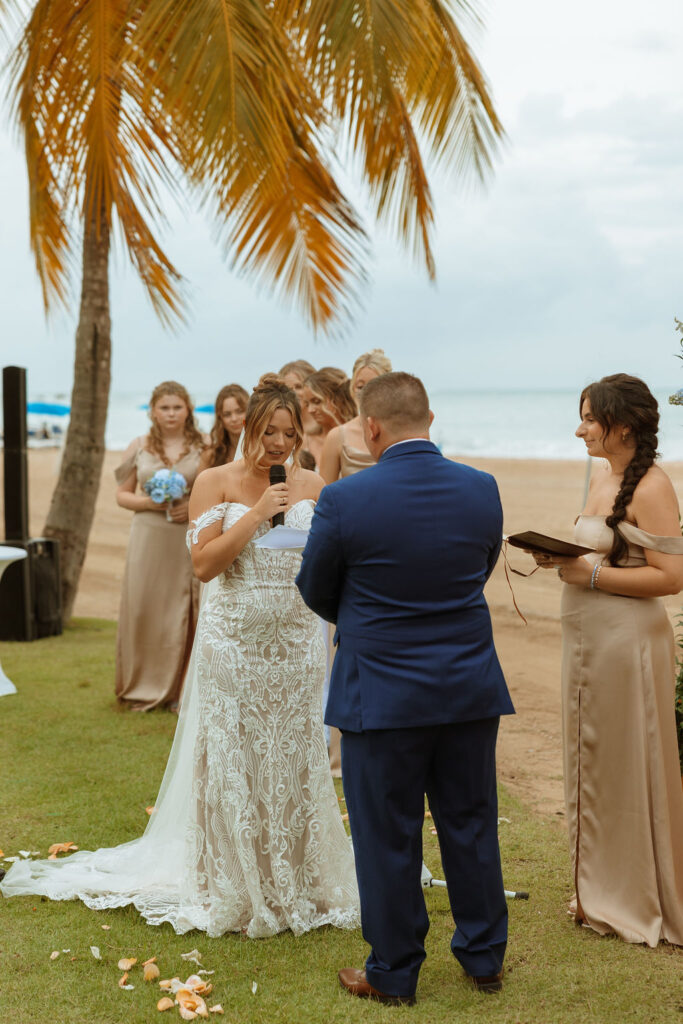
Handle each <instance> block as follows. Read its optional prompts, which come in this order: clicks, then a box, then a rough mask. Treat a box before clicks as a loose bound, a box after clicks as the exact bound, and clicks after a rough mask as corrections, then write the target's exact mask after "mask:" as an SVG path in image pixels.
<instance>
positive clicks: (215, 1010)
mask: <svg viewBox="0 0 683 1024" xmlns="http://www.w3.org/2000/svg"><path fill="white" fill-rule="evenodd" d="M209 1013H225V1010H224V1009H223V1007H222V1006H221V1004H220V1003H216V1005H215V1006H210V1007H209Z"/></svg>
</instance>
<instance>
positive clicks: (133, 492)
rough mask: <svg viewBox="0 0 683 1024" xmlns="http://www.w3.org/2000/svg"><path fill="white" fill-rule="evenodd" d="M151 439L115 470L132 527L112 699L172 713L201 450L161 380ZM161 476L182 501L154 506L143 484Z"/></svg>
mask: <svg viewBox="0 0 683 1024" xmlns="http://www.w3.org/2000/svg"><path fill="white" fill-rule="evenodd" d="M149 416H150V419H151V421H152V425H151V427H150V430H149V433H148V434H146V435H145V436H143V437H136V438H135V440H134V441H132V442H131V443H130V445H129V446H128V448H127V450H126V452H125V454H124V457H123V462H122V463H121V465H120V466H119V467H118V468H117V469H116V470H115V474H116V481H117V483H118V488H117V491H116V501H117V503H118V504H119V505H120V506H121V507H122V508H127V509H130V510H131V512H133V513H134V515H133V523H132V526H131V531H130V540H129V543H128V553H127V556H126V568H125V572H124V576H123V585H122V588H121V607H120V611H119V629H118V635H117V638H116V696H117V697H118V698H119V700H121V701H124V702H125V703H127V704H128V706H129V707H131V708H132V710H134V711H148V710H150V708H155V707H158V706H159V705H168V706H171V707H175V706H177V702H178V699H179V697H180V690H181V687H182V683H183V677H184V675H185V669H186V668H187V662H188V658H189V654H190V651H191V649H192V640H193V638H194V630H195V625H196V619H197V595H198V582H197V580H196V579H195V577H194V574H193V572H192V563H191V561H190V558H189V556H188V553H187V548H186V546H185V531H186V525H185V524H186V523H187V507H188V501H189V491H190V490H191V488H192V484H193V483H194V480H195V477H196V476H197V473H198V472H199V462H200V458H201V454H202V452H203V450H204V446H205V438H204V437H203V436H202V434H200V432H199V430H198V428H197V424H196V421H195V418H194V409H193V406H192V401H191V399H190V396H189V395H188V393H187V391H186V390H185V388H184V387H183V386H182V384H177V383H176V382H175V381H165V382H164V383H163V384H159V385H158V387H156V388H155V389H154V391H153V392H152V397H151V398H150V400H149ZM161 469H173V470H175V472H177V473H180V474H182V476H183V477H184V478H185V481H186V483H187V488H188V492H187V496H186V497H183V498H180V499H179V500H177V501H174V502H173V503H172V504H171V505H170V506H169V505H166V504H161V505H160V504H155V502H153V501H152V499H151V498H150V497H148V496H147V494H146V493H144V490H143V488H144V485H145V483H146V482H147V481H148V480H150V479H151V478H152V477H153V476H154V474H155V473H157V472H158V471H159V470H161Z"/></svg>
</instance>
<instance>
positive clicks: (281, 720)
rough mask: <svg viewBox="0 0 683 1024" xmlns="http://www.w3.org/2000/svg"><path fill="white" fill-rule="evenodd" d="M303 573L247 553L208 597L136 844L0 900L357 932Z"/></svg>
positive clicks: (200, 925) (42, 875)
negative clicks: (71, 902)
mask: <svg viewBox="0 0 683 1024" xmlns="http://www.w3.org/2000/svg"><path fill="white" fill-rule="evenodd" d="M245 511H246V507H245V506H243V505H239V504H236V503H229V504H224V505H220V506H216V507H215V508H213V509H210V510H209V511H208V512H206V513H205V514H204V515H203V516H202V517H200V520H198V521H197V523H195V524H193V526H194V529H192V528H191V530H190V532H189V539H190V540H192V539H195V540H196V538H197V537H198V535H199V532H200V531H201V529H202V528H203V527H204V526H206V525H208V523H210V522H216V521H218V520H219V519H220V520H222V521H223V524H224V525H223V528H224V529H228V528H229V527H230V526H232V525H233V524H234V523H235V522H236V521H237V520H238V519H239V518H240V516H241V515H243V514H244V512H245ZM311 517H312V503H311V502H308V501H304V502H299V503H297V504H296V505H295V506H293V508H291V509H290V510H289V511H288V513H287V517H286V522H287V525H289V526H295V527H307V526H308V525H309V524H310V520H311ZM267 529H268V527H267V526H266V525H263V526H261V527H260V528H259V530H258V531H257V536H259V535H261V534H263V533H265V532H266V531H267ZM299 561H300V558H299V556H298V555H296V554H294V553H290V552H282V551H278V552H275V551H269V550H265V549H260V548H257V547H255V546H254V544H253V542H250V543H249V544H247V546H246V547H245V548H244V550H243V551H242V552H241V553H240V555H239V557H238V558H237V559H236V560H235V562H234V563H233V565H232V566H231V567H230V568H229V569H228V570H227V571H226V572H225V573H223V574H221V575H220V576H219V577H218V578H217V579H216V580H213V581H212V582H211V583H210V584H209V585H208V586H207V587H205V592H204V596H203V600H202V607H201V611H200V615H199V624H198V627H197V634H196V637H195V644H194V650H193V655H192V662H191V665H190V669H189V671H188V677H187V681H186V686H185V692H184V695H183V704H182V708H181V716H180V721H179V726H178V730H177V732H176V738H175V740H174V744H173V749H172V752H171V756H170V758H169V763H168V766H167V769H166V773H165V775H164V780H163V783H162V787H161V791H160V794H159V799H158V800H157V805H156V812H155V813H154V814H153V815H152V818H151V820H150V823H149V826H148V828H147V831H146V832H145V834H144V835H143V836H142V838H141V839H138V840H135V841H134V842H132V843H127V844H124V845H123V846H119V847H115V848H113V849H109V850H98V851H96V852H94V853H88V852H84V853H76V854H73V855H72V856H71V857H69V858H68V859H66V860H63V861H59V862H55V861H51V862H46V861H33V862H30V861H24V862H20V863H17V864H15V865H14V866H13V867H12V869H11V870H10V871H9V872H8V874H7V876H6V878H5V879H4V881H3V882H2V883H0V891H2V892H3V894H4V895H5V896H10V895H19V894H22V893H31V894H41V895H46V896H48V897H49V898H51V899H73V898H79V899H81V900H83V902H84V903H86V904H87V905H88V906H91V907H94V908H96V909H103V908H107V907H117V906H123V905H125V904H128V903H132V904H134V905H135V906H136V907H137V909H138V910H139V911H140V913H141V914H142V915H143V917H144V918H145V919H146V920H147V921H148V922H149V923H150V924H161V923H163V922H169V923H170V924H171V925H172V926H173V928H174V929H175V931H176V932H178V933H183V932H186V931H189V930H190V929H193V928H197V929H200V930H201V931H204V932H206V933H207V934H209V935H212V936H215V935H221V934H223V933H224V932H228V931H244V932H246V934H248V935H249V936H251V937H253V938H258V937H264V936H268V935H274V934H276V933H277V932H280V931H283V930H285V929H288V928H289V929H291V930H292V931H293V932H294V933H295V934H301V933H303V932H305V931H308V930H310V929H312V928H317V927H319V926H321V925H324V924H331V925H335V926H337V927H341V928H355V927H357V926H358V925H359V923H360V912H359V905H358V891H357V886H356V878H355V871H354V863H353V853H352V849H351V845H350V842H349V840H348V837H347V835H346V831H345V829H344V825H343V823H342V820H341V814H340V811H339V804H338V801H337V797H336V794H335V791H334V786H333V783H332V780H331V778H330V773H329V768H328V761H327V750H326V746H325V739H324V734H323V725H322V714H321V693H322V685H323V679H324V671H325V651H324V644H323V641H322V636H321V632H320V625H319V622H318V620H317V618H316V617H315V615H313V613H312V612H310V611H309V609H308V608H306V606H305V605H304V603H303V601H302V600H301V598H300V596H299V593H298V591H297V589H296V587H295V585H294V578H295V575H296V571H297V567H298V564H299Z"/></svg>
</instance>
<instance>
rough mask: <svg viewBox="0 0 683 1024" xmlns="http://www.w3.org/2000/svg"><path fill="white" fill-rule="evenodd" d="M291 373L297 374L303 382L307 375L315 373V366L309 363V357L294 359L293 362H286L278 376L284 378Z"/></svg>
mask: <svg viewBox="0 0 683 1024" xmlns="http://www.w3.org/2000/svg"><path fill="white" fill-rule="evenodd" d="M290 373H293V374H295V375H296V376H297V377H298V378H299V380H300V381H301V383H302V384H303V382H304V381H305V380H306V378H307V377H310V376H311V374H312V373H315V366H313V365H312V364H311V363H309V362H308V360H307V359H293V360H292V362H291V363H285V365H284V366H283V367H282V368H281V369H280V372H279V373H278V377H283V378H284V377H286V376H287V375H288V374H290Z"/></svg>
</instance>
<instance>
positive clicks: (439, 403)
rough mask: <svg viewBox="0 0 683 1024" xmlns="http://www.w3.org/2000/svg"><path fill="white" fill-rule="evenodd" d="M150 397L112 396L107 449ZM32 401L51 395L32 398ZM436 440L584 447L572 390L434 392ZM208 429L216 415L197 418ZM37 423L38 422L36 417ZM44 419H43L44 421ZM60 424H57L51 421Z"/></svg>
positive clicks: (670, 414) (674, 445) (674, 413)
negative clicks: (578, 427)
mask: <svg viewBox="0 0 683 1024" xmlns="http://www.w3.org/2000/svg"><path fill="white" fill-rule="evenodd" d="M655 394H656V397H657V400H658V401H659V408H660V415H661V421H660V433H659V449H660V452H661V454H662V457H663V458H664V459H666V460H669V461H680V462H683V407H680V406H672V405H669V403H668V398H669V392H668V391H665V390H658V391H656V392H655ZM148 397H149V396H148V395H147V394H146V393H144V394H143V393H135V392H130V393H114V394H112V396H111V399H110V403H109V415H108V419H107V434H106V439H107V448H109V449H112V450H119V449H123V448H125V447H126V446H127V445H128V444H129V442H130V441H131V440H132V439H133V438H134V437H136V436H138V435H139V434H143V433H145V431H146V430H147V426H148V423H149V420H148V419H147V412H146V409H145V408H144V405H145V403H146V401H147V400H148ZM31 398H32V399H34V400H35V399H46V398H48V399H49V398H50V396H46V395H32V396H31ZM193 398H194V401H195V403H196V405H204V404H208V403H211V402H212V401H213V398H214V394H213V393H211V392H204V393H196V394H194V395H193ZM430 400H431V406H432V410H433V412H434V424H433V426H432V439H433V440H434V441H435V442H436V443H437V444H438V445H439V447H440V448H441V450H442V451H443V452H445V453H446V454H449V455H463V456H489V457H500V458H512V459H529V458H534V459H581V458H583V457H584V456H585V448H584V445H583V442H582V441H580V440H579V439H578V438H576V437H574V431H575V429H576V427H577V425H578V395H577V393H576V391H575V390H571V391H569V390H568V391H435V392H432V393H431V395H430ZM197 418H198V420H199V424H200V427H201V428H202V429H203V430H208V429H209V428H210V426H211V423H212V422H213V417H212V415H210V414H208V413H200V414H198V416H197ZM32 419H33V423H34V425H37V424H36V419H37V418H36V417H33V418H32ZM41 419H45V417H41ZM52 422H58V421H52Z"/></svg>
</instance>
